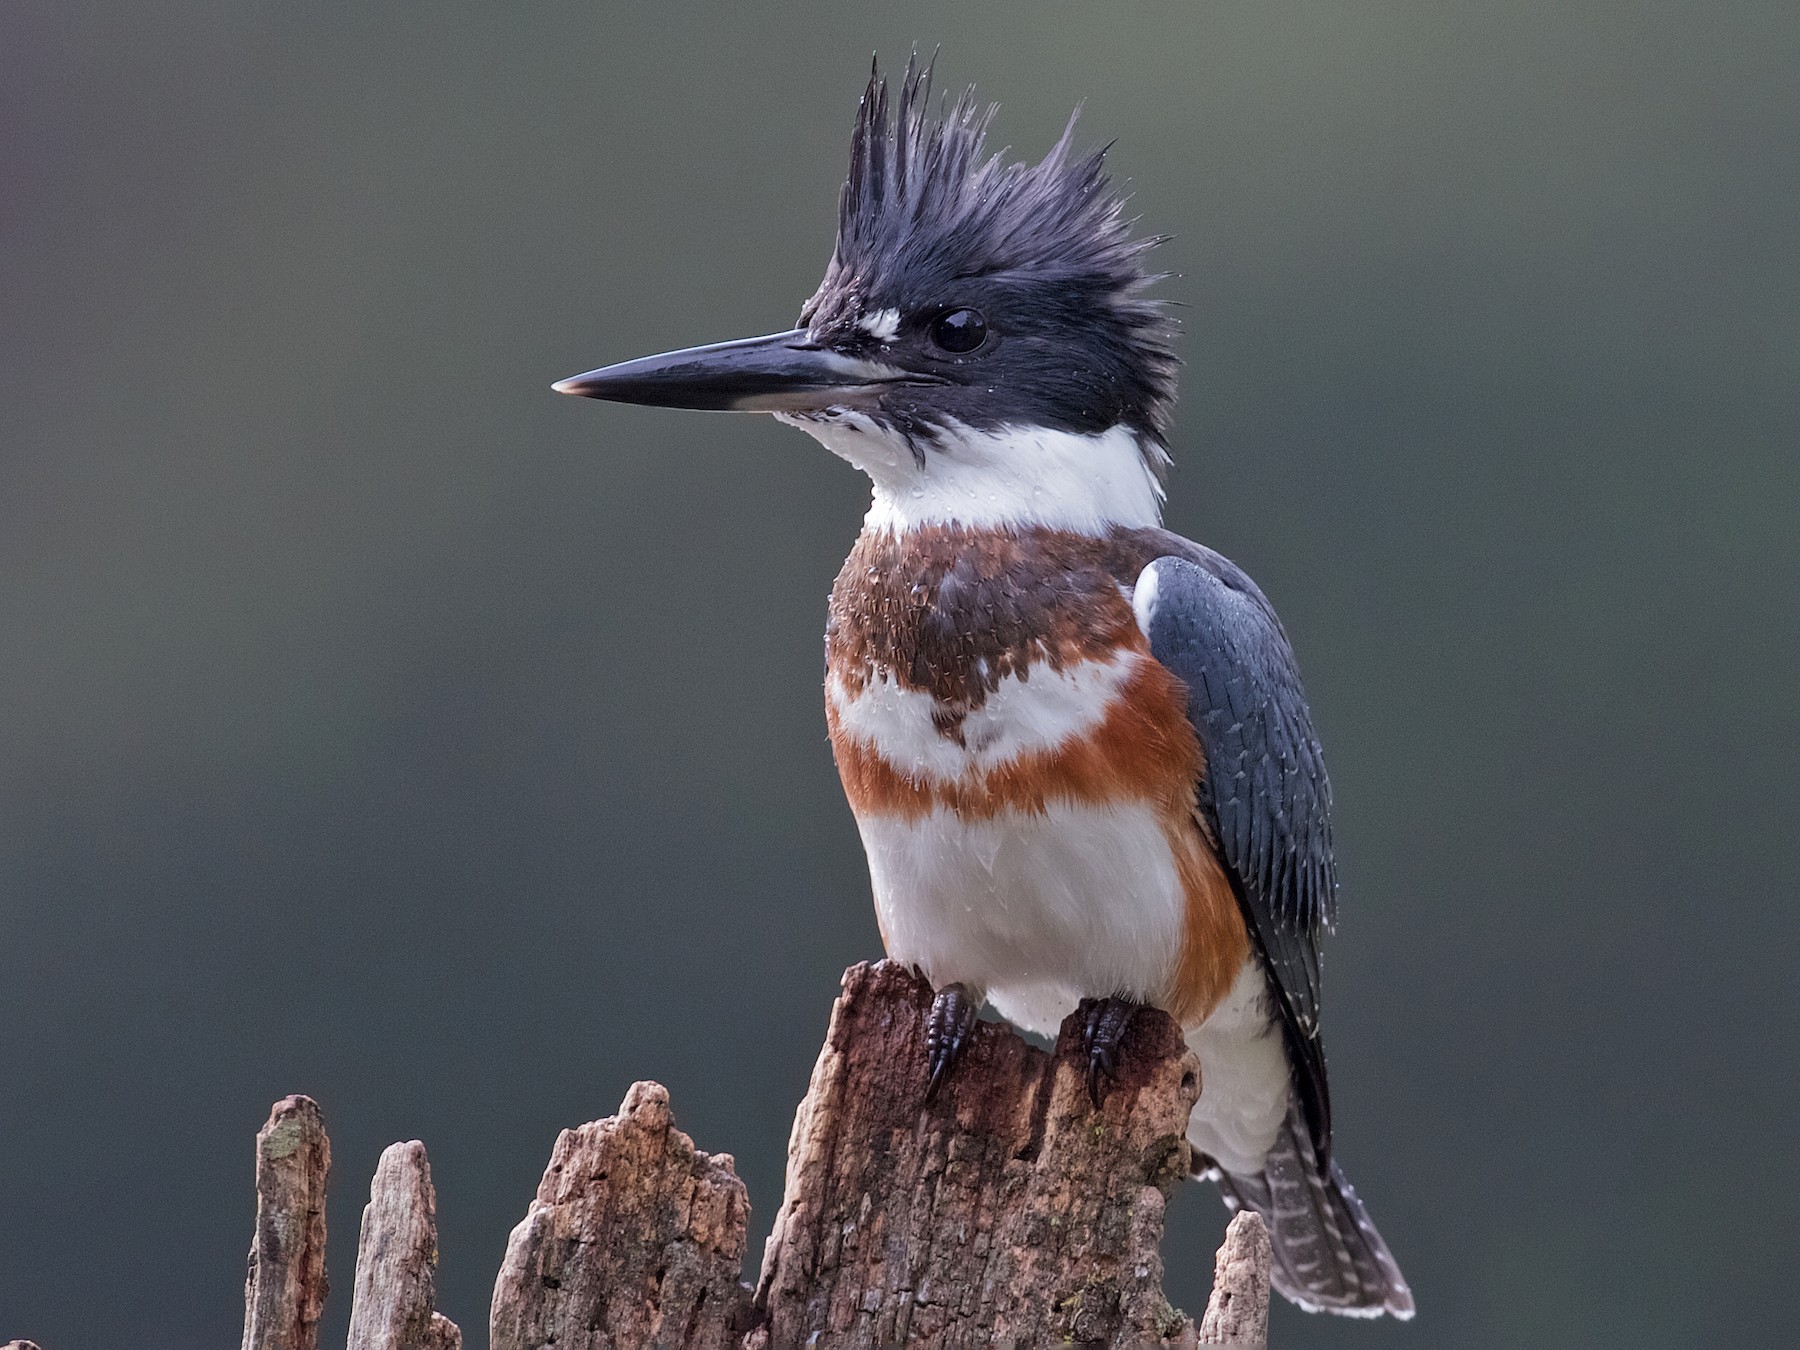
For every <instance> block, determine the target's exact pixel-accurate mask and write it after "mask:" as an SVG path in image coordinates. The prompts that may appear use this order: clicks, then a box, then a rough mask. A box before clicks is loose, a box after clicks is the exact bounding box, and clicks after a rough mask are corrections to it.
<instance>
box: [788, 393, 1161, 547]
mask: <svg viewBox="0 0 1800 1350" xmlns="http://www.w3.org/2000/svg"><path fill="white" fill-rule="evenodd" d="M775 415H776V417H777V418H779V419H780V420H781V421H783V422H787V423H789V424H790V425H792V426H797V427H799V428H800V429H801V430H802V431H805V432H806V433H807V434H808V435H810V436H813V437H814V438H816V439H817V440H818V441H819V443H820V444H822V445H823V446H824V447H825V448H826V449H827V450H830V451H831V452H832V453H833V454H835V455H837V456H839V457H840V458H843V459H846V460H848V461H850V463H852V464H854V465H855V466H856V467H857V468H859V469H861V470H862V471H863V472H864V473H866V474H868V475H869V481H870V482H871V483H872V484H873V485H874V489H875V491H874V501H873V503H872V504H871V505H870V507H869V514H868V517H867V518H866V519H865V521H864V522H863V525H864V528H865V529H886V530H893V531H895V532H903V531H905V530H909V529H912V528H915V527H916V526H920V525H948V524H957V525H970V526H978V527H979V526H1014V527H1023V526H1033V525H1036V526H1045V527H1048V528H1051V529H1061V530H1072V531H1075V532H1077V533H1081V534H1094V535H1098V534H1104V533H1106V532H1107V531H1108V530H1109V529H1113V528H1115V527H1119V526H1124V527H1126V528H1142V527H1147V526H1156V525H1160V524H1161V523H1162V504H1163V490H1162V484H1160V483H1159V482H1157V480H1156V475H1155V474H1154V473H1153V472H1152V471H1151V467H1150V461H1149V460H1147V459H1146V457H1145V454H1144V450H1143V448H1142V443H1141V442H1140V441H1139V439H1138V436H1137V433H1136V432H1134V431H1132V430H1131V429H1130V428H1129V427H1124V426H1116V427H1113V428H1112V429H1111V430H1109V431H1103V432H1099V433H1096V434H1093V435H1082V434H1080V433H1077V432H1071V431H1053V430H1051V429H1050V428H1048V427H1027V426H1014V427H1001V428H999V429H997V430H994V431H977V430H976V429H975V428H973V427H967V426H963V425H962V424H961V423H952V424H951V425H950V426H949V427H948V428H947V429H946V430H945V431H943V432H942V433H941V434H940V435H939V436H938V437H937V439H935V440H934V441H933V442H932V444H931V445H930V447H929V448H928V449H927V450H926V451H925V462H924V464H923V465H921V464H920V463H919V461H918V459H917V457H916V456H915V455H914V454H913V451H912V447H911V446H910V445H908V444H907V443H906V439H905V438H904V437H902V436H899V435H895V434H893V433H890V432H888V431H887V430H885V429H884V428H882V427H881V426H879V425H878V424H876V423H875V422H873V421H871V420H870V419H869V418H868V417H866V416H864V415H862V414H861V413H857V412H852V411H848V410H842V411H840V410H833V411H832V412H831V413H829V414H826V415H823V416H802V415H796V414H790V413H777V414H775ZM1160 453H1161V452H1160V451H1153V452H1152V454H1160Z"/></svg>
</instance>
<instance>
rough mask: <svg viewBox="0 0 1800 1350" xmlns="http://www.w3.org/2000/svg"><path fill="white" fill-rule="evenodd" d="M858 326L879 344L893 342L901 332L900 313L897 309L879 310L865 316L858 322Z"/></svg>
mask: <svg viewBox="0 0 1800 1350" xmlns="http://www.w3.org/2000/svg"><path fill="white" fill-rule="evenodd" d="M856 326H857V327H858V328H860V329H862V330H863V332H865V333H867V334H868V335H869V336H870V337H872V338H874V339H876V340H877V341H879V342H892V341H893V340H894V336H895V334H897V333H898V332H899V331H900V311H899V310H897V309H878V310H874V311H873V312H871V313H868V314H865V315H863V316H862V317H861V318H859V319H858V320H857V321H856Z"/></svg>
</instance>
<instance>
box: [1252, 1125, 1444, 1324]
mask: <svg viewBox="0 0 1800 1350" xmlns="http://www.w3.org/2000/svg"><path fill="white" fill-rule="evenodd" d="M1218 1182H1219V1190H1220V1191H1221V1192H1222V1193H1223V1195H1224V1197H1225V1203H1226V1204H1227V1205H1229V1206H1230V1207H1231V1208H1232V1209H1253V1210H1255V1211H1256V1212H1257V1213H1258V1214H1260V1215H1262V1216H1263V1220H1264V1221H1265V1222H1266V1223H1267V1224H1268V1226H1269V1239H1270V1241H1271V1243H1272V1244H1273V1245H1274V1248H1275V1265H1274V1269H1273V1270H1272V1271H1271V1274H1270V1278H1271V1281H1272V1283H1273V1284H1274V1286H1275V1288H1276V1289H1278V1290H1280V1291H1281V1293H1282V1294H1283V1295H1285V1296H1286V1297H1287V1298H1288V1299H1289V1300H1291V1301H1292V1302H1294V1303H1296V1304H1298V1305H1299V1306H1300V1307H1302V1308H1304V1309H1305V1310H1306V1311H1307V1312H1334V1313H1342V1314H1344V1315H1346V1316H1349V1317H1379V1316H1381V1314H1382V1313H1392V1314H1393V1315H1394V1316H1395V1317H1398V1318H1401V1319H1405V1318H1408V1317H1411V1316H1412V1315H1413V1296H1412V1290H1410V1289H1408V1288H1407V1287H1406V1277H1405V1276H1403V1275H1401V1273H1400V1267H1399V1265H1398V1264H1396V1262H1395V1261H1394V1258H1393V1255H1392V1253H1390V1252H1389V1251H1388V1249H1387V1244H1386V1243H1385V1242H1383V1241H1382V1240H1381V1234H1380V1233H1377V1232H1376V1231H1375V1225H1374V1223H1373V1222H1371V1221H1370V1219H1369V1212H1368V1211H1367V1210H1366V1209H1364V1208H1363V1205H1362V1201H1360V1200H1358V1199H1357V1198H1356V1192H1355V1191H1354V1190H1352V1189H1351V1187H1350V1183H1349V1182H1348V1181H1345V1180H1344V1174H1343V1172H1341V1171H1340V1170H1339V1169H1338V1165H1337V1164H1336V1163H1335V1162H1334V1163H1332V1164H1331V1165H1330V1166H1329V1167H1328V1168H1325V1167H1320V1166H1319V1156H1318V1154H1317V1152H1315V1151H1314V1149H1313V1145H1312V1136H1311V1134H1310V1133H1309V1132H1308V1131H1307V1128H1306V1119H1305V1117H1304V1115H1303V1114H1302V1112H1301V1108H1300V1104H1299V1103H1298V1102H1297V1101H1294V1102H1290V1103H1289V1105H1288V1113H1287V1119H1286V1120H1285V1121H1283V1122H1282V1126H1281V1133H1280V1134H1278V1135H1277V1136H1276V1138H1275V1147H1274V1148H1272V1149H1270V1150H1269V1156H1268V1158H1267V1160H1266V1161H1265V1162H1264V1163H1263V1170H1262V1174H1261V1175H1260V1176H1235V1175H1233V1174H1232V1173H1229V1172H1226V1173H1223V1174H1219V1175H1218Z"/></svg>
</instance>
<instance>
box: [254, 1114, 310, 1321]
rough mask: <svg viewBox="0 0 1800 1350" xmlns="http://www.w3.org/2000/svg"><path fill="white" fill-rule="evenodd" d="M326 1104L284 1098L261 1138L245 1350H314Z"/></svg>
mask: <svg viewBox="0 0 1800 1350" xmlns="http://www.w3.org/2000/svg"><path fill="white" fill-rule="evenodd" d="M330 1171H331V1142H330V1141H329V1140H328V1139H326V1137H325V1122H324V1120H323V1119H322V1118H321V1117H320V1115H319V1104H318V1103H317V1102H315V1101H314V1100H313V1099H312V1098H311V1097H284V1098H283V1099H282V1100H281V1101H278V1102H276V1103H275V1106H274V1108H273V1109H272V1110H271V1111H270V1112H269V1121H268V1124H266V1125H264V1126H263V1127H262V1129H261V1131H259V1132H258V1134H257V1136H256V1236H255V1237H254V1238H252V1239H251V1242H250V1268H249V1273H248V1274H247V1275H246V1277H245V1279H244V1344H243V1350H315V1347H317V1345H318V1343H319V1314H320V1313H321V1312H322V1311H323V1310H324V1307H325V1293H326V1283H325V1180H326V1177H327V1175H328V1174H329V1173H330Z"/></svg>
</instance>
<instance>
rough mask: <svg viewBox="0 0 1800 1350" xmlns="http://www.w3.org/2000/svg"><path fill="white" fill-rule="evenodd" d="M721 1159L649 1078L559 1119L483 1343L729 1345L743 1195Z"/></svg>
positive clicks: (742, 1241) (739, 1307)
mask: <svg viewBox="0 0 1800 1350" xmlns="http://www.w3.org/2000/svg"><path fill="white" fill-rule="evenodd" d="M734 1167H735V1164H734V1163H733V1162H732V1159H731V1157H730V1156H729V1155H727V1154H719V1155H716V1156H713V1155H708V1154H705V1153H702V1152H700V1151H699V1150H698V1149H696V1148H695V1147H694V1141H693V1140H691V1139H689V1138H688V1137H687V1136H686V1135H685V1134H683V1133H682V1132H681V1131H680V1130H677V1129H676V1128H675V1122H674V1118H673V1116H671V1115H670V1113H669V1094H668V1091H667V1090H666V1089H665V1088H663V1087H662V1086H661V1085H660V1084H658V1083H637V1084H634V1085H633V1086H632V1088H631V1091H630V1092H628V1093H626V1095H625V1103H624V1105H623V1106H621V1107H620V1108H619V1114H618V1115H616V1116H612V1117H609V1118H608V1119H606V1120H600V1121H595V1122H593V1123H592V1124H588V1125H583V1126H582V1127H581V1128H580V1129H578V1130H564V1131H563V1132H562V1135H561V1136H560V1137H559V1138H558V1139H557V1141H556V1149H555V1151H554V1152H553V1153H552V1154H551V1155H550V1166H549V1167H548V1168H547V1169H546V1170H545V1172H544V1179H543V1181H542V1182H541V1183H540V1184H539V1186H538V1193H537V1199H536V1200H534V1201H533V1202H532V1204H531V1209H530V1211H529V1212H528V1213H527V1214H526V1216H525V1220H524V1222H522V1223H521V1224H519V1226H518V1227H517V1228H515V1229H513V1232H512V1238H511V1240H510V1241H509V1242H508V1243H507V1244H506V1260H505V1262H504V1264H503V1265H502V1266H501V1267H500V1277H499V1279H498V1280H497V1281H496V1282H495V1284H494V1304H493V1310H492V1313H491V1315H490V1318H489V1340H488V1343H489V1346H490V1350H537V1347H542V1346H548V1345H555V1346H556V1347H557V1350H611V1347H614V1346H638V1345H642V1346H693V1347H697V1348H700V1350H714V1347H717V1348H719V1350H723V1347H726V1346H732V1345H735V1344H737V1342H738V1338H739V1337H740V1336H741V1334H742V1332H743V1329H744V1326H745V1324H746V1321H747V1316H748V1303H749V1297H748V1290H746V1289H745V1288H744V1286H743V1285H742V1284H740V1283H739V1274H740V1272H741V1270H742V1269H743V1263H744V1249H745V1245H746V1241H747V1237H746V1233H747V1228H748V1224H749V1218H750V1203H749V1200H748V1198H747V1196H746V1194H745V1191H744V1183H743V1182H742V1181H740V1180H738V1176H737V1173H736V1171H735V1170H734Z"/></svg>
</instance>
